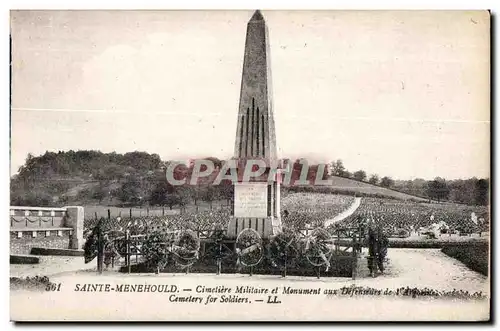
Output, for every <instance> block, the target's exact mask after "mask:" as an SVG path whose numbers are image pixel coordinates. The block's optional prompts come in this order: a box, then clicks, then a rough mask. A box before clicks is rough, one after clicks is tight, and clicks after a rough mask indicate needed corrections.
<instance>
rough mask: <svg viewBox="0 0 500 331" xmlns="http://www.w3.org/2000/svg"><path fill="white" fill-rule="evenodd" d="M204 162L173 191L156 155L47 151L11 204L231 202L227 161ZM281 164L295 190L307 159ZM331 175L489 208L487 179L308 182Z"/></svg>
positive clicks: (328, 171) (13, 189)
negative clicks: (224, 175) (207, 170)
mask: <svg viewBox="0 0 500 331" xmlns="http://www.w3.org/2000/svg"><path fill="white" fill-rule="evenodd" d="M204 159H210V160H211V161H212V162H213V163H214V165H215V167H216V170H215V172H214V173H213V174H211V175H210V176H208V177H203V178H200V179H199V180H198V182H197V183H196V185H189V184H185V185H181V186H172V185H171V184H169V183H168V182H167V180H166V176H165V170H166V169H167V168H168V166H169V165H170V164H171V162H172V161H163V160H161V158H160V157H159V155H157V154H149V153H146V152H138V151H135V152H130V153H125V154H119V153H115V152H113V153H103V152H100V151H85V150H84V151H66V152H64V151H59V152H57V153H56V152H46V153H45V154H43V155H40V156H37V157H35V156H33V155H28V157H27V158H26V162H25V164H24V165H23V166H21V167H20V168H19V171H18V173H17V174H16V175H14V176H12V178H11V183H10V195H11V196H10V203H11V205H24V206H58V205H67V204H70V203H78V204H102V205H115V206H118V205H121V206H145V205H150V206H166V207H169V208H173V207H174V206H179V207H183V206H186V205H188V204H194V205H198V203H199V202H200V201H204V202H206V203H209V204H210V205H212V203H213V202H215V201H225V202H226V203H229V202H230V199H231V198H232V196H233V186H232V185H231V183H230V182H229V181H228V180H222V181H221V182H220V184H218V185H213V182H214V179H215V178H216V176H217V175H218V172H219V171H220V170H221V169H222V168H223V165H224V163H225V162H226V161H225V160H220V159H218V158H215V157H208V158H204ZM282 162H283V164H284V165H285V166H288V167H287V168H288V169H290V170H291V172H292V174H291V182H290V186H291V187H292V186H296V184H297V181H298V180H299V179H300V178H301V174H302V173H303V167H304V164H305V163H307V160H306V159H296V160H291V159H283V160H282ZM193 165H194V160H191V162H188V163H187V164H185V165H178V166H177V167H176V168H175V172H174V177H175V178H176V179H183V178H187V179H189V178H190V177H191V176H192V173H193ZM201 170H202V171H203V170H204V169H201ZM332 176H338V177H344V178H350V179H353V180H357V181H361V182H366V183H369V184H373V185H379V186H382V187H386V188H390V189H394V190H398V191H400V192H403V193H408V194H411V195H415V196H420V197H425V198H429V199H434V200H440V201H444V200H450V201H454V202H460V203H465V204H480V205H486V204H488V196H489V180H488V179H477V178H471V179H467V180H445V179H442V178H436V179H434V180H432V181H427V180H423V179H415V180H408V181H401V180H393V179H392V178H390V177H388V176H384V177H381V178H380V177H379V176H378V175H377V174H371V175H368V174H367V173H366V171H364V170H357V171H354V172H350V171H348V170H347V169H346V168H345V166H344V165H343V162H342V160H336V161H333V162H331V163H329V164H313V163H308V168H307V175H306V179H307V180H308V181H310V182H311V183H313V182H314V181H315V180H316V178H318V177H319V178H321V179H327V178H331V177H332ZM188 182H189V180H188ZM285 189H286V187H285ZM300 189H301V188H299V190H300Z"/></svg>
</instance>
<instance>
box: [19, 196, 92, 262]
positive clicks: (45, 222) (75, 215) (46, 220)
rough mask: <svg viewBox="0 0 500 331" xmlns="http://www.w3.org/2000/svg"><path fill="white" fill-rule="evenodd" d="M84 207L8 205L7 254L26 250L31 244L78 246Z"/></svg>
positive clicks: (79, 246) (81, 232)
mask: <svg viewBox="0 0 500 331" xmlns="http://www.w3.org/2000/svg"><path fill="white" fill-rule="evenodd" d="M84 216H85V215H84V210H83V207H80V206H71V207H64V208H45V207H15V206H11V207H10V254H29V253H30V251H31V249H32V248H33V247H42V248H62V249H82V248H83V244H84V242H83V219H84Z"/></svg>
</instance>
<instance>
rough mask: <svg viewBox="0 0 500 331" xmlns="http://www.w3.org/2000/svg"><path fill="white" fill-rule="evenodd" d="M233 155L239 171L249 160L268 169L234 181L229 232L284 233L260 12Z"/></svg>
mask: <svg viewBox="0 0 500 331" xmlns="http://www.w3.org/2000/svg"><path fill="white" fill-rule="evenodd" d="M234 157H235V158H236V159H237V160H238V162H239V164H240V165H241V167H240V168H239V173H240V172H241V170H242V169H243V168H244V165H245V164H246V162H248V160H261V161H263V162H264V163H265V164H266V171H265V173H264V174H263V176H261V177H260V178H258V179H252V180H251V181H250V182H248V181H246V182H245V181H240V182H239V183H235V184H234V202H233V203H234V206H233V213H232V217H231V221H230V223H229V227H228V236H230V237H237V236H238V234H239V233H240V232H241V231H242V230H243V229H245V228H251V229H254V230H255V231H257V232H258V233H259V234H260V235H261V236H262V237H263V238H267V237H269V236H272V235H274V234H276V233H278V232H279V231H281V216H280V183H279V180H277V179H278V178H277V177H276V176H268V174H269V172H270V171H271V168H273V167H276V166H277V161H278V160H277V150H276V134H275V127H274V117H273V102H272V84H271V61H270V52H269V34H268V29H267V26H266V22H265V21H264V17H263V16H262V14H261V12H260V11H258V10H257V11H256V12H255V13H254V14H253V16H252V18H251V19H250V21H249V22H248V25H247V34H246V42H245V55H244V60H243V74H242V78H241V90H240V104H239V112H238V124H237V129H236V142H235V148H234ZM239 178H241V176H239ZM270 178H271V179H270Z"/></svg>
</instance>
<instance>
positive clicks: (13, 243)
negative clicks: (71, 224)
mask: <svg viewBox="0 0 500 331" xmlns="http://www.w3.org/2000/svg"><path fill="white" fill-rule="evenodd" d="M72 235H73V234H72V231H71V230H68V229H65V230H49V231H41V230H38V231H19V232H14V231H11V232H10V254H29V253H30V252H31V249H32V248H33V247H43V248H64V249H68V248H70V244H71V237H72Z"/></svg>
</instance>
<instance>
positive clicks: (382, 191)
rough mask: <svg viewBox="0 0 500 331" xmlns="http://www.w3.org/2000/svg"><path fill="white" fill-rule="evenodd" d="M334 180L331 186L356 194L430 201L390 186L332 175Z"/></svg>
mask: <svg viewBox="0 0 500 331" xmlns="http://www.w3.org/2000/svg"><path fill="white" fill-rule="evenodd" d="M331 179H332V180H333V183H332V186H331V188H332V189H333V190H337V191H338V192H346V193H350V194H356V195H376V196H381V197H387V198H392V199H400V200H417V201H428V200H429V199H425V198H421V197H417V196H414V195H410V194H406V193H403V192H398V191H395V190H392V189H390V188H386V187H382V186H378V185H373V184H369V183H366V182H361V181H358V180H355V179H350V178H344V177H336V176H332V177H331Z"/></svg>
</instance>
